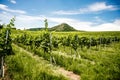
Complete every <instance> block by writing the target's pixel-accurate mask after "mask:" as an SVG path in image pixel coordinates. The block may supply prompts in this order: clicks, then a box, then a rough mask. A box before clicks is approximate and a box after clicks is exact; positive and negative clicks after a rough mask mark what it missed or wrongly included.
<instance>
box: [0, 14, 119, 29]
mask: <svg viewBox="0 0 120 80" xmlns="http://www.w3.org/2000/svg"><path fill="white" fill-rule="evenodd" d="M12 17H13V15H12V14H10V13H7V12H2V13H1V14H0V18H1V20H2V22H6V23H8V22H9V20H10V19H11V18H12ZM46 18H47V19H48V23H49V26H50V27H53V26H55V25H58V24H60V23H67V24H69V25H71V26H72V27H74V28H75V29H78V30H85V31H120V26H119V25H120V19H116V20H114V21H113V22H111V23H109V22H106V23H101V24H97V25H96V24H95V22H89V21H80V20H76V19H71V18H59V17H47V16H43V15H39V16H29V15H20V14H19V15H17V16H16V21H15V27H16V28H18V29H24V28H25V29H28V28H35V27H44V20H45V19H46ZM97 18H98V17H97ZM52 23H53V24H52ZM51 24H52V25H51Z"/></svg>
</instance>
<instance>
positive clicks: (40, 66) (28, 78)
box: [5, 45, 67, 80]
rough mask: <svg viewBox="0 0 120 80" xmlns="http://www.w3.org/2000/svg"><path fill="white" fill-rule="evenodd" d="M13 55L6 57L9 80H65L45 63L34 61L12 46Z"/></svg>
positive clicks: (41, 60)
mask: <svg viewBox="0 0 120 80" xmlns="http://www.w3.org/2000/svg"><path fill="white" fill-rule="evenodd" d="M12 46H13V51H14V53H15V55H11V56H7V57H6V60H5V61H6V64H7V68H8V74H9V76H10V78H11V80H67V79H66V78H65V77H63V76H62V75H60V74H56V73H54V72H53V70H54V67H53V66H51V65H50V64H48V62H47V61H45V60H43V59H40V60H36V59H34V58H32V57H31V56H30V55H28V54H27V53H26V52H25V51H23V50H21V49H20V48H19V47H17V46H15V45H12Z"/></svg>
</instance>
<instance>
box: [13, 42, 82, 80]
mask: <svg viewBox="0 0 120 80" xmlns="http://www.w3.org/2000/svg"><path fill="white" fill-rule="evenodd" d="M13 45H14V46H16V47H17V48H18V49H20V51H23V52H25V53H27V54H28V55H30V56H31V57H32V58H34V59H35V60H37V61H39V60H41V59H42V60H44V59H43V58H42V57H39V56H37V55H33V53H31V52H29V51H26V50H25V49H23V48H21V47H19V46H17V45H16V44H13ZM44 61H45V62H48V61H46V60H44ZM48 64H49V63H48ZM49 65H50V66H52V67H53V71H54V72H55V73H57V74H62V75H63V76H65V77H67V78H68V79H69V80H80V76H79V75H77V74H74V73H73V72H72V71H67V70H65V69H64V68H62V67H58V66H54V65H52V64H49Z"/></svg>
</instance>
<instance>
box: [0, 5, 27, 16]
mask: <svg viewBox="0 0 120 80" xmlns="http://www.w3.org/2000/svg"><path fill="white" fill-rule="evenodd" d="M0 9H1V10H3V11H7V12H12V13H19V14H25V13H26V12H25V11H23V10H14V9H10V8H8V6H6V5H4V4H0Z"/></svg>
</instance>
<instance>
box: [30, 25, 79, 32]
mask: <svg viewBox="0 0 120 80" xmlns="http://www.w3.org/2000/svg"><path fill="white" fill-rule="evenodd" d="M28 30H30V31H39V30H44V28H30V29H28ZM48 30H50V31H77V30H76V29H74V28H73V27H71V26H70V25H68V24H66V23H62V24H59V25H56V26H54V27H52V28H48Z"/></svg>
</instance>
